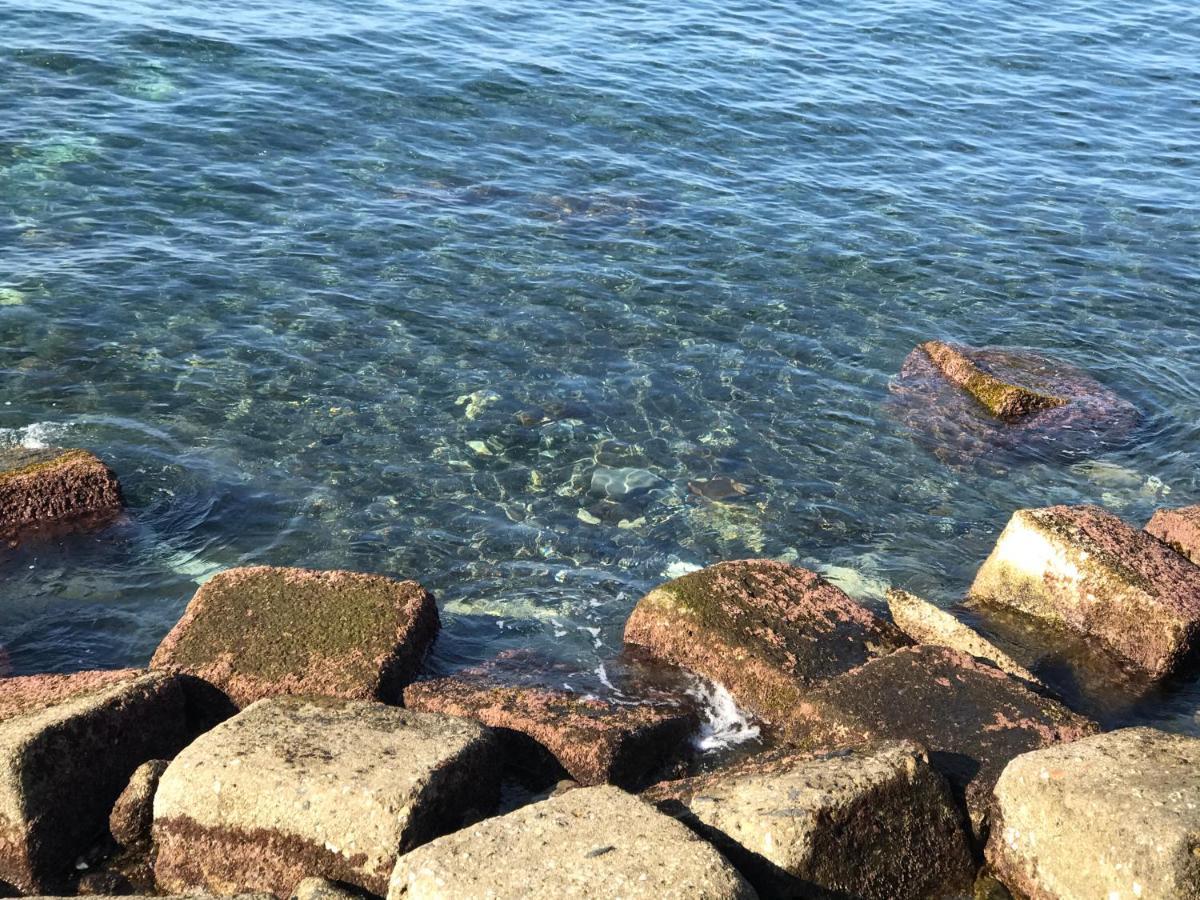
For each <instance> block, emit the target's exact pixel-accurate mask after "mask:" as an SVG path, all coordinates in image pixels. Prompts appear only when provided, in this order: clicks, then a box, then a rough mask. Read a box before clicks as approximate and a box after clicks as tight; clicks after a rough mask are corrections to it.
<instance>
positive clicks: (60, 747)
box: [0, 670, 187, 893]
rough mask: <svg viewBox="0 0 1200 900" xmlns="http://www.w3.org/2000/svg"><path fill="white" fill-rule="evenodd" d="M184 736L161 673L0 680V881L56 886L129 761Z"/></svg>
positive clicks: (177, 743)
mask: <svg viewBox="0 0 1200 900" xmlns="http://www.w3.org/2000/svg"><path fill="white" fill-rule="evenodd" d="M186 738H187V735H186V724H185V716H184V698H183V692H182V690H181V689H180V686H179V684H178V682H177V680H176V679H174V678H172V677H171V676H169V675H166V674H163V673H149V674H146V673H142V672H139V671H135V670H122V671H116V672H81V673H79V674H76V675H33V676H26V677H19V678H8V679H5V680H4V681H2V682H0V886H2V885H3V884H4V883H7V884H9V885H11V886H12V887H15V888H17V889H19V890H21V891H24V892H26V893H36V892H44V891H47V890H53V889H60V888H62V887H63V886H64V885H65V884H66V883H67V882H68V881H69V879H70V876H71V874H72V872H73V866H74V862H75V860H76V858H77V857H78V856H79V855H80V854H82V853H83V852H84V851H85V850H86V849H88V847H89V846H90V845H91V844H92V842H94V841H95V840H96V839H98V838H99V837H101V836H102V835H103V834H104V833H105V831H106V826H107V824H108V814H109V811H110V810H111V809H112V806H113V802H114V801H115V800H116V799H117V796H118V795H119V794H120V793H121V790H122V789H123V788H124V787H125V785H126V784H127V783H128V781H129V776H130V774H131V773H132V772H133V771H134V769H136V768H137V767H138V766H139V765H140V764H141V763H143V762H144V761H145V760H147V759H152V758H155V757H167V756H171V755H172V754H174V753H175V752H176V751H177V750H178V749H179V748H180V747H181V746H182V745H183V744H184V742H185V741H186Z"/></svg>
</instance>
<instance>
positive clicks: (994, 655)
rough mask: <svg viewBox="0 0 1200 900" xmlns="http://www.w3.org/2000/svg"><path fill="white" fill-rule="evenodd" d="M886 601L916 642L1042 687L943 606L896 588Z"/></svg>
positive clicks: (899, 624)
mask: <svg viewBox="0 0 1200 900" xmlns="http://www.w3.org/2000/svg"><path fill="white" fill-rule="evenodd" d="M887 602H888V609H890V610H891V611H892V621H894V622H895V623H896V625H897V627H899V629H900V630H901V631H903V632H904V633H905V634H906V635H908V636H909V637H910V638H912V639H913V640H914V641H916V642H917V643H918V644H936V645H937V646H939V647H949V648H950V649H951V650H960V651H962V652H963V653H967V654H970V655H971V656H974V657H977V658H979V659H986V660H987V661H988V662H990V663H994V664H995V665H996V666H997V667H999V668H1000V669H1002V670H1004V671H1005V672H1007V673H1008V674H1009V675H1011V676H1013V677H1014V678H1019V679H1021V680H1022V681H1025V682H1028V683H1029V684H1031V685H1034V686H1036V687H1039V688H1040V687H1045V685H1043V684H1042V682H1041V681H1040V680H1039V679H1038V677H1037V676H1036V675H1034V674H1033V673H1032V672H1030V671H1029V670H1028V669H1026V668H1025V667H1024V666H1022V665H1021V664H1020V663H1018V662H1017V661H1016V660H1014V659H1013V658H1012V657H1011V656H1009V655H1008V654H1007V653H1005V652H1004V651H1003V650H1001V649H1000V648H999V647H997V646H996V645H995V644H993V643H992V642H991V641H989V640H988V639H987V638H985V637H984V636H983V635H981V634H980V633H979V632H977V631H976V630H975V629H974V628H972V627H971V626H969V625H967V624H966V623H964V622H961V621H959V620H958V619H957V618H955V617H954V616H953V615H951V614H950V613H948V612H946V610H944V609H941V608H939V607H937V606H934V605H933V604H932V603H929V602H928V601H926V600H922V599H921V598H920V597H917V596H915V595H913V594H910V593H908V592H907V591H901V590H898V589H895V588H893V589H892V590H890V591H888V592H887Z"/></svg>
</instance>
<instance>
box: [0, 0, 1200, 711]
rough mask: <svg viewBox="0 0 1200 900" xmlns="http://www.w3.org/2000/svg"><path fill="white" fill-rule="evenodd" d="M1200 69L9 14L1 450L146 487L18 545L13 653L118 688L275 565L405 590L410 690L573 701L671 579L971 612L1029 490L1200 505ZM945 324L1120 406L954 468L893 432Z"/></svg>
mask: <svg viewBox="0 0 1200 900" xmlns="http://www.w3.org/2000/svg"><path fill="white" fill-rule="evenodd" d="M1197 47H1200V13H1198V9H1197V7H1196V6H1195V4H1193V3H1190V2H1185V0H1134V2H1115V0H1079V2H1070V3H1063V4H1047V3H1043V2H999V0H995V2H992V0H982V2H972V3H961V2H949V0H925V2H921V0H914V2H900V0H857V2H847V3H838V4H827V3H811V2H803V3H797V2H791V0H789V2H773V0H755V2H753V3H747V2H741V0H734V2H721V3H714V2H709V0H694V2H689V3H678V2H669V0H644V2H628V3H618V2H599V0H579V2H560V0H539V2H532V0H514V2H505V3H493V4H485V3H463V2H445V0H439V2H436V3H434V2H409V0H405V2H364V0H338V2H336V3H335V2H332V0H305V2H281V0H271V2H245V0H238V2H232V0H230V2H213V0H199V2H195V3H188V4H180V3H167V2H134V0H114V2H81V0H37V2H32V0H0V369H2V372H3V385H4V391H3V398H2V399H3V405H0V428H3V429H4V431H2V432H0V435H2V436H3V442H5V443H9V444H24V445H26V446H36V445H39V444H62V445H67V446H83V447H87V448H90V449H92V450H94V451H96V452H97V453H99V454H100V455H101V456H103V457H104V458H105V459H106V460H108V461H109V462H110V463H111V465H112V466H113V467H114V468H115V469H116V471H117V472H118V473H119V475H120V477H121V479H122V481H123V483H124V485H125V488H126V492H127V495H128V500H129V503H130V516H129V519H128V521H126V522H124V523H122V524H120V525H118V526H117V527H115V528H112V529H109V530H107V531H104V532H101V533H99V534H95V535H90V536H85V537H79V538H74V539H71V540H68V541H65V542H63V543H58V544H35V545H27V546H23V547H21V548H18V549H17V550H14V551H10V552H9V553H8V554H7V556H6V557H5V559H4V560H3V561H2V563H0V565H2V567H3V573H2V577H0V643H2V644H3V645H5V646H6V648H7V654H8V657H9V660H10V664H11V666H12V669H13V670H14V671H16V672H19V673H29V672H42V671H71V670H76V669H81V668H92V667H105V666H116V665H127V664H134V665H137V664H144V663H145V661H146V660H147V659H148V658H149V655H150V653H151V652H152V650H153V648H154V647H155V645H156V644H157V642H158V641H159V639H160V638H161V637H162V635H163V634H164V633H165V632H166V631H167V630H168V629H169V628H170V626H171V625H172V624H173V623H174V621H175V620H176V618H177V617H178V616H179V614H180V612H181V611H182V609H183V607H184V605H185V604H186V602H187V600H188V599H189V597H190V596H191V594H192V592H193V591H194V590H195V588H196V584H197V582H199V581H202V580H203V579H204V578H205V577H206V576H208V575H210V574H211V573H212V572H213V571H216V570H218V569H219V568H222V567H227V566H233V565H239V564H245V563H255V562H268V563H276V564H295V565H306V566H314V567H348V568H353V569H360V570H366V571H379V572H386V573H392V574H396V575H401V576H405V577H415V578H419V579H420V580H421V581H422V582H424V583H425V584H426V585H427V586H428V587H430V588H431V589H432V590H433V591H434V592H435V593H436V594H437V595H438V597H439V600H440V601H441V603H442V608H443V620H444V631H443V634H442V637H441V639H440V640H439V642H438V644H437V646H436V650H435V652H434V656H433V659H432V663H431V664H432V667H433V670H434V671H451V670H454V669H456V668H459V667H461V666H463V665H465V664H469V663H474V662H479V661H482V660H485V659H488V658H489V657H491V656H493V655H495V654H496V653H498V652H501V651H504V650H509V649H516V648H525V647H530V648H533V649H534V650H535V651H537V652H538V653H540V654H542V655H544V656H546V657H547V658H549V659H552V660H556V661H558V662H560V663H564V664H566V666H567V668H568V669H570V670H571V671H577V672H580V673H589V672H593V671H594V670H596V669H597V667H598V665H599V664H601V663H602V662H603V661H604V660H606V659H608V658H609V657H611V656H612V655H613V654H615V653H616V651H617V650H618V649H619V647H620V635H621V629H622V626H623V623H624V620H625V617H626V616H627V614H628V612H629V610H630V609H631V608H632V606H633V604H634V602H635V601H636V600H637V598H638V597H639V596H640V595H641V593H642V592H644V591H645V590H646V589H647V588H648V587H650V586H652V585H654V584H655V583H658V582H660V581H662V580H663V579H664V578H665V577H667V576H669V575H672V574H675V573H678V572H682V571H685V570H686V569H687V567H688V566H693V565H702V564H706V563H710V562H714V561H717V560H720V559H727V558H738V557H745V556H761V555H765V556H772V557H778V558H783V559H788V560H791V561H795V562H797V563H800V564H805V565H809V566H813V567H818V568H822V570H823V571H826V572H827V573H828V574H829V575H830V577H832V578H833V579H834V580H836V581H837V582H838V583H840V584H842V585H843V586H844V587H845V588H846V589H847V590H849V591H850V592H851V593H852V594H854V595H856V596H859V597H861V598H863V599H865V600H867V601H869V602H878V598H879V595H880V593H881V591H882V590H883V589H884V588H885V587H886V586H887V585H888V584H890V583H895V584H899V585H903V586H905V587H907V588H909V589H911V590H913V591H916V592H919V593H922V594H924V595H926V596H929V597H931V598H933V599H936V600H937V601H939V602H942V603H950V602H952V601H953V600H955V599H956V598H958V597H959V596H961V595H962V593H963V592H964V590H965V589H966V587H967V586H968V585H969V583H970V580H971V577H972V575H973V573H974V571H975V569H976V567H977V566H978V565H979V563H980V562H981V561H982V559H983V558H984V557H985V556H986V555H987V552H988V550H989V549H990V547H991V544H992V543H993V541H994V539H995V536H996V534H997V533H998V531H999V529H1000V528H1001V527H1002V526H1003V525H1004V523H1005V522H1006V520H1007V519H1008V517H1009V515H1010V514H1011V512H1012V510H1013V509H1015V508H1017V507H1021V506H1042V505H1046V504H1050V503H1060V502H1061V503H1079V502H1089V503H1099V504H1102V505H1104V506H1106V507H1108V508H1110V509H1111V510H1113V511H1114V512H1116V513H1118V514H1119V515H1122V516H1124V517H1126V518H1128V519H1129V520H1130V521H1132V522H1134V523H1137V524H1141V523H1142V522H1143V521H1144V520H1145V519H1146V518H1148V516H1149V515H1150V514H1151V513H1152V512H1153V510H1154V509H1155V508H1156V507H1158V506H1163V505H1182V504H1185V503H1188V502H1197V501H1200V474H1198V469H1197V451H1198V448H1200V212H1198V209H1197V198H1198V197H1200V160H1198V158H1197V145H1198V143H1200V53H1197V52H1196V48H1197ZM931 337H940V338H946V339H953V340H960V341H965V342H967V343H970V344H977V345H983V344H1001V345H1011V346H1019V347H1029V348H1034V349H1037V350H1040V351H1042V352H1045V353H1048V354H1051V355H1053V356H1055V357H1057V358H1059V359H1061V360H1063V361H1065V362H1068V363H1071V364H1074V365H1077V366H1081V367H1083V368H1086V369H1088V370H1090V371H1092V372H1093V374H1095V375H1096V376H1097V377H1098V378H1099V379H1100V380H1101V381H1103V382H1104V383H1105V384H1106V385H1108V386H1109V387H1111V388H1113V389H1115V390H1117V391H1118V392H1119V393H1121V394H1122V395H1123V396H1125V397H1128V398H1129V399H1131V400H1133V401H1134V402H1135V403H1137V404H1138V406H1139V407H1140V408H1141V410H1142V411H1143V414H1144V418H1143V421H1142V425H1141V426H1140V428H1139V429H1138V431H1137V432H1136V434H1134V435H1133V436H1132V439H1131V440H1130V441H1129V442H1128V443H1127V444H1125V445H1123V446H1121V447H1117V448H1105V449H1102V450H1098V451H1097V452H1096V453H1095V454H1094V455H1091V456H1086V455H1085V456H1081V457H1079V458H1070V459H1049V458H1032V459H1023V460H1022V459H1015V460H1010V459H1005V460H997V461H993V462H992V463H990V464H988V465H982V466H975V465H965V466H952V465H947V464H946V463H945V462H943V461H942V460H941V459H939V458H938V457H937V456H935V455H934V454H932V453H931V452H929V449H928V448H927V447H924V446H921V445H920V444H919V443H917V442H916V441H914V440H913V437H912V435H911V434H909V433H908V431H907V430H906V428H905V427H904V425H903V423H901V422H900V421H898V420H897V418H896V417H895V416H894V415H892V414H890V413H889V411H888V407H887V399H888V385H889V380H890V379H891V378H892V377H893V376H894V375H895V373H896V372H897V371H898V370H899V367H900V365H901V363H902V361H903V359H904V357H905V356H906V354H907V353H908V352H909V351H910V350H911V349H912V347H913V346H914V345H915V344H916V343H918V342H920V341H922V340H925V339H927V338H931ZM611 470H617V471H616V472H615V473H614V472H613V471H611ZM718 476H720V477H727V478H731V479H733V480H735V481H736V482H737V483H738V484H739V485H742V486H744V487H745V490H746V491H747V492H746V493H745V494H744V495H743V494H741V493H736V494H735V495H734V496H731V497H729V498H726V499H724V500H717V501H712V500H709V499H706V498H704V497H701V496H698V495H697V494H696V493H695V492H694V491H693V490H689V482H695V481H697V480H699V479H708V478H713V477H718ZM565 680H567V681H568V682H569V681H570V678H566V679H565ZM1198 698H1200V692H1198V691H1197V689H1196V688H1195V687H1194V686H1187V687H1185V688H1183V689H1181V691H1180V692H1179V694H1178V695H1176V696H1174V697H1173V699H1171V701H1170V702H1167V703H1165V704H1163V705H1161V706H1156V707H1155V709H1156V710H1157V711H1156V712H1154V713H1148V714H1147V715H1150V716H1151V717H1152V718H1154V717H1157V719H1156V720H1161V721H1162V722H1163V723H1165V724H1167V725H1169V726H1171V727H1180V728H1186V729H1193V728H1196V727H1197V720H1196V710H1197V708H1200V699H1198Z"/></svg>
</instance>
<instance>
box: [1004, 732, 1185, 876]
mask: <svg viewBox="0 0 1200 900" xmlns="http://www.w3.org/2000/svg"><path fill="white" fill-rule="evenodd" d="M996 818H997V821H996V827H995V828H994V829H993V831H992V836H991V839H990V840H989V841H988V846H987V858H988V862H989V863H990V865H991V867H992V868H993V870H994V871H995V873H996V874H997V875H998V877H999V878H1000V880H1001V881H1003V882H1004V883H1005V884H1007V885H1008V886H1009V887H1010V888H1012V889H1013V890H1015V891H1019V892H1020V893H1021V894H1022V895H1023V896H1026V897H1029V898H1030V900H1058V898H1062V900H1085V898H1086V900H1091V898H1094V897H1130V898H1134V897H1161V898H1168V897H1175V898H1181V900H1182V898H1192V897H1196V896H1197V894H1198V892H1200V875H1198V873H1197V862H1196V856H1197V853H1196V848H1197V835H1200V740H1197V739H1195V738H1190V737H1184V736H1182V735H1177V734H1167V733H1165V732H1161V731H1156V730H1154V729H1151V728H1126V729H1122V730H1120V731H1112V732H1109V733H1107V734H1101V735H1097V736H1095V737H1091V738H1087V739H1086V740H1082V741H1076V742H1075V743H1073V744H1070V745H1069V746H1064V747H1050V748H1047V749H1044V750H1038V751H1037V752H1034V753H1027V754H1025V755H1023V756H1019V757H1017V758H1016V759H1014V760H1013V761H1012V762H1010V763H1009V764H1008V766H1007V768H1005V770H1004V774H1003V775H1002V776H1001V777H1000V780H999V782H997V784H996Z"/></svg>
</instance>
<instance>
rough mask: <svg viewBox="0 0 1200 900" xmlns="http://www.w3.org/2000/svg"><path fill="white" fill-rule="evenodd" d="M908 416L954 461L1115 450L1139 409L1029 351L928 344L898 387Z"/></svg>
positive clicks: (912, 357) (898, 402)
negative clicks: (1000, 453) (999, 453)
mask: <svg viewBox="0 0 1200 900" xmlns="http://www.w3.org/2000/svg"><path fill="white" fill-rule="evenodd" d="M892 394H893V400H894V405H895V407H896V409H897V411H898V413H899V414H900V417H901V418H902V419H903V420H904V421H905V422H906V423H907V424H908V426H909V427H910V428H911V429H912V430H913V432H914V433H915V434H916V435H918V437H919V438H920V439H921V440H922V441H924V442H925V443H927V444H928V445H929V446H930V447H931V448H932V449H933V450H934V451H935V452H936V453H937V454H938V455H939V456H941V457H942V458H943V459H945V460H947V461H949V462H965V461H968V460H970V459H972V458H975V457H978V456H980V455H983V454H985V453H988V452H990V451H993V450H1010V451H1020V450H1024V451H1029V450H1032V451H1050V452H1055V453H1058V452H1065V453H1068V454H1075V453H1080V452H1084V451H1089V450H1094V449H1096V448H1099V447H1105V446H1110V445H1115V444H1117V443H1119V442H1120V441H1121V440H1123V439H1124V438H1125V437H1126V435H1127V434H1128V433H1129V432H1130V431H1131V430H1132V429H1133V427H1134V426H1135V425H1136V424H1137V422H1138V419H1139V414H1138V411H1137V409H1136V408H1135V407H1134V406H1133V404H1131V403H1129V402H1128V401H1126V400H1124V399H1122V398H1121V397H1119V396H1118V395H1117V394H1116V393H1115V392H1113V391H1112V390H1110V389H1109V388H1107V387H1105V386H1104V385H1102V384H1100V382H1098V381H1097V380H1096V379H1094V378H1092V377H1091V376H1090V375H1088V374H1086V373H1085V372H1082V371H1080V370H1079V369H1076V368H1074V367H1072V366H1068V365H1065V364H1063V363H1060V362H1057V361H1054V360H1051V359H1048V358H1046V357H1044V356H1041V355H1040V354H1037V353H1033V352H1030V351H1025V350H1012V349H1000V348H992V347H989V348H983V349H976V348H971V347H964V346H961V345H957V344H948V343H943V342H941V341H928V342H926V343H924V344H921V345H920V346H919V347H917V348H916V349H915V350H913V351H912V353H910V354H909V355H908V358H907V359H905V361H904V365H903V367H902V368H901V370H900V377H899V378H898V379H896V381H895V382H894V383H893V385H892Z"/></svg>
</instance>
